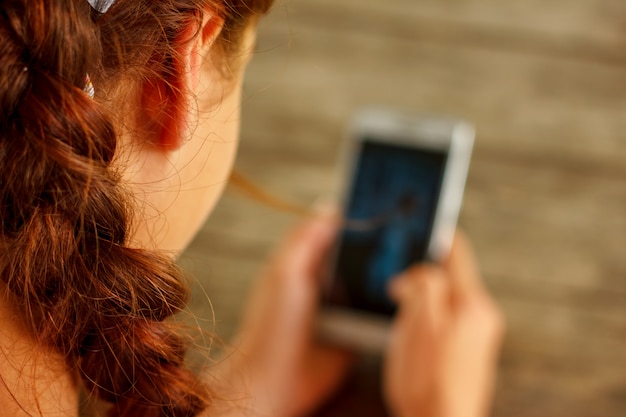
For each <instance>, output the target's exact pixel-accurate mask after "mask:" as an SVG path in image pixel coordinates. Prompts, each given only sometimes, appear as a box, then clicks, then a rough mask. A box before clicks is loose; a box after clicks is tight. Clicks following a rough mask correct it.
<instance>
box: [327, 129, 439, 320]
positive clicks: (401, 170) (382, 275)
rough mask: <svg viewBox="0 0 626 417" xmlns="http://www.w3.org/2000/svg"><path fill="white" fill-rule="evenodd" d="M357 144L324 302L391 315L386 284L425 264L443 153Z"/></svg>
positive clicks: (370, 141) (377, 143)
mask: <svg viewBox="0 0 626 417" xmlns="http://www.w3.org/2000/svg"><path fill="white" fill-rule="evenodd" d="M361 143H362V146H361V149H360V150H359V151H358V156H357V161H356V164H355V166H354V173H353V183H352V188H351V189H350V190H349V191H348V200H347V206H346V212H345V217H346V222H345V224H344V228H343V230H342V231H341V233H340V236H339V241H338V245H337V252H336V259H335V264H334V265H335V267H334V277H333V278H334V279H333V280H332V284H331V288H330V291H329V294H327V296H328V297H327V298H328V299H327V302H328V303H330V304H331V305H335V306H341V307H346V308H350V309H356V310H362V311H366V312H371V313H378V314H384V315H392V314H393V313H394V312H395V306H394V304H393V303H392V302H391V300H389V298H388V297H387V290H386V288H387V284H388V282H389V280H390V279H391V278H393V277H394V276H396V275H397V274H398V273H400V272H402V271H403V270H405V269H406V268H407V267H409V266H410V265H411V264H413V263H415V262H419V261H423V260H426V257H427V249H428V242H429V240H430V236H431V234H432V227H433V220H434V217H435V212H436V208H437V201H438V200H439V193H440V189H441V185H442V181H443V174H444V169H445V164H446V158H447V154H446V152H444V151H440V150H430V149H423V148H415V147H411V146H402V145H397V144H390V143H385V142H381V141H377V140H376V138H366V139H365V140H364V141H363V142H361Z"/></svg>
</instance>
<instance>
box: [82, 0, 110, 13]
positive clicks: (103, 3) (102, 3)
mask: <svg viewBox="0 0 626 417" xmlns="http://www.w3.org/2000/svg"><path fill="white" fill-rule="evenodd" d="M87 2H88V3H89V4H90V5H91V7H93V9H94V10H95V11H97V12H98V13H106V12H107V11H108V10H109V8H110V7H111V6H113V3H115V0H87Z"/></svg>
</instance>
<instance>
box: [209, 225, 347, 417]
mask: <svg viewBox="0 0 626 417" xmlns="http://www.w3.org/2000/svg"><path fill="white" fill-rule="evenodd" d="M338 227H339V221H338V218H337V216H336V215H334V214H331V213H326V214H319V215H317V216H316V217H314V218H312V219H310V220H308V221H307V222H306V223H305V224H303V225H302V226H300V227H299V228H297V229H296V230H294V231H293V232H292V233H291V234H290V235H289V236H288V237H287V239H286V240H285V241H284V242H283V244H282V245H281V246H280V248H279V249H278V251H276V253H275V254H274V256H273V257H272V258H271V260H270V262H269V264H268V267H267V268H266V270H265V273H264V274H263V276H262V277H261V279H260V281H259V282H258V285H257V286H256V288H253V291H252V297H251V299H250V302H249V304H248V308H247V311H246V314H245V316H244V321H243V325H242V328H241V331H240V332H239V336H238V338H237V340H236V341H235V342H234V343H233V346H234V350H233V352H232V353H230V355H228V356H227V357H226V359H225V360H224V361H223V363H222V364H220V365H219V366H218V368H219V369H218V373H219V374H220V375H219V376H218V378H219V379H220V380H218V381H216V383H217V384H218V385H221V386H222V388H220V393H219V394H218V395H220V396H222V394H223V396H224V397H225V398H232V397H233V395H235V396H237V395H239V397H240V400H236V401H232V402H231V404H230V410H229V412H231V413H232V414H233V415H245V412H246V411H247V412H249V413H250V415H254V416H272V417H291V416H297V415H304V414H308V413H310V412H312V411H313V410H314V409H315V408H316V407H318V406H319V405H320V404H321V403H322V402H323V401H324V400H325V399H327V398H328V397H329V396H330V395H331V394H332V393H333V392H334V391H335V390H336V388H337V387H338V386H339V384H340V383H341V381H342V380H343V378H344V376H345V375H346V373H347V371H348V368H349V366H350V364H351V362H352V355H351V354H350V353H349V352H346V351H344V350H341V349H338V348H333V347H328V346H324V345H321V344H319V343H318V342H317V341H315V340H314V337H313V323H314V318H315V314H316V312H317V307H318V298H319V297H318V296H319V288H320V282H319V276H320V273H321V268H322V264H323V261H324V258H325V255H327V252H328V250H329V248H330V247H331V245H332V242H333V240H334V237H335V235H336V232H337V230H338ZM211 372H215V370H213V369H212V370H211Z"/></svg>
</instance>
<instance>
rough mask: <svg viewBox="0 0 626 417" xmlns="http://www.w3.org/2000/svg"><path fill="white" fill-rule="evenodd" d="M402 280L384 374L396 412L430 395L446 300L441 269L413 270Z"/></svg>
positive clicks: (414, 405) (426, 267) (446, 294)
mask: <svg viewBox="0 0 626 417" xmlns="http://www.w3.org/2000/svg"><path fill="white" fill-rule="evenodd" d="M401 279H402V280H404V281H398V282H403V283H402V284H401V286H399V287H397V288H399V289H398V293H397V294H396V295H397V296H398V298H397V299H398V302H399V311H398V315H397V317H396V319H395V321H394V325H393V329H392V335H391V340H390V343H389V346H388V351H387V354H386V364H385V375H384V378H385V393H386V396H387V399H388V401H389V402H390V405H391V406H392V408H393V409H394V410H395V411H400V410H401V409H404V410H408V409H415V407H416V406H417V405H418V404H419V403H420V402H422V401H427V399H428V398H429V396H430V392H429V390H430V389H431V388H432V386H431V385H432V379H433V378H435V377H436V375H435V373H436V372H437V370H436V369H435V364H436V363H437V362H438V361H437V355H438V354H439V351H440V343H441V340H442V338H441V334H442V331H443V329H444V325H445V323H446V322H447V316H448V312H447V305H448V297H449V293H448V291H449V285H448V279H447V277H446V276H445V272H444V270H443V269H442V268H437V267H434V266H421V267H417V268H413V269H411V270H409V271H407V273H405V274H404V276H403V277H402V278H401ZM418 408H419V407H418ZM397 414H399V415H402V414H404V413H402V412H399V413H397Z"/></svg>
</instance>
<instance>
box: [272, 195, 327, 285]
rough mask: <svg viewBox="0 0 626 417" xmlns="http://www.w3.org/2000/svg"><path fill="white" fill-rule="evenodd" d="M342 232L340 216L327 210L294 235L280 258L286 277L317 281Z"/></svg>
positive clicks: (320, 211)
mask: <svg viewBox="0 0 626 417" xmlns="http://www.w3.org/2000/svg"><path fill="white" fill-rule="evenodd" d="M338 229H339V215H338V212H337V211H336V210H335V209H333V208H328V207H325V208H323V209H318V210H316V212H315V214H314V215H313V216H312V217H311V218H309V219H307V220H306V221H305V222H304V223H303V224H302V225H300V226H299V227H297V228H296V229H295V230H294V231H293V232H292V233H290V235H289V237H288V238H287V240H286V241H285V243H284V244H283V246H282V248H281V250H280V251H279V252H278V254H277V258H278V259H277V262H279V263H280V264H281V265H282V269H283V271H284V272H285V275H286V277H301V276H302V275H305V276H308V277H317V276H318V274H319V272H320V268H321V267H322V265H323V263H324V260H325V258H326V256H327V254H328V252H329V250H330V248H331V247H332V245H333V242H334V240H335V237H336V235H337V231H338Z"/></svg>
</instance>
